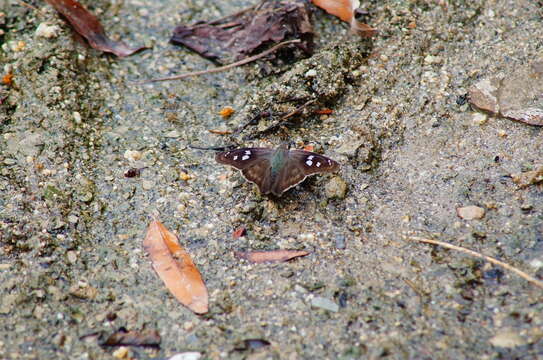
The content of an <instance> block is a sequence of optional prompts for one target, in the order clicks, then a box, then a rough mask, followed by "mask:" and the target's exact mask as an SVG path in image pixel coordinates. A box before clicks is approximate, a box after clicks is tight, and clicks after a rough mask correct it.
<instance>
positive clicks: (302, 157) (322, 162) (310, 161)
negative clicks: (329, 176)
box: [289, 150, 339, 176]
mask: <svg viewBox="0 0 543 360" xmlns="http://www.w3.org/2000/svg"><path fill="white" fill-rule="evenodd" d="M289 159H290V160H289V161H290V162H294V163H296V164H297V165H298V166H299V167H300V168H301V169H303V172H304V174H305V175H306V176H309V175H313V174H317V173H324V172H328V173H331V172H336V171H338V170H339V163H338V162H337V161H334V160H332V159H330V158H329V157H326V156H324V155H319V154H317V153H314V152H311V151H305V150H291V151H290V153H289Z"/></svg>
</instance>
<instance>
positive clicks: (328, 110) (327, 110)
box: [315, 108, 334, 115]
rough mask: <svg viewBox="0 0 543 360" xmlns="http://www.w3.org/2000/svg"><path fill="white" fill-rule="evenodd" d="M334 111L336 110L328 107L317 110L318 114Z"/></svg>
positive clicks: (328, 113) (327, 113)
mask: <svg viewBox="0 0 543 360" xmlns="http://www.w3.org/2000/svg"><path fill="white" fill-rule="evenodd" d="M333 112H334V110H332V109H328V108H324V109H319V110H315V114H318V115H330V114H331V113H333Z"/></svg>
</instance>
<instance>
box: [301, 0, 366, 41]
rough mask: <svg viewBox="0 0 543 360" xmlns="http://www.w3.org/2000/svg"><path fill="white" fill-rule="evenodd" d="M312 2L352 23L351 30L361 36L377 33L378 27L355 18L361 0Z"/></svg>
mask: <svg viewBox="0 0 543 360" xmlns="http://www.w3.org/2000/svg"><path fill="white" fill-rule="evenodd" d="M311 2H312V3H313V4H315V5H316V6H318V7H320V8H321V9H323V10H325V11H326V12H327V13H328V14H332V15H334V16H337V17H338V18H340V19H341V20H343V21H345V22H348V23H349V24H351V30H352V31H354V32H355V33H357V34H359V35H361V36H364V37H372V36H373V35H375V34H376V33H377V30H376V29H374V28H372V27H371V26H369V25H366V24H363V23H361V22H358V21H357V20H356V19H355V14H354V11H355V9H357V8H358V7H359V6H360V1H359V0H311Z"/></svg>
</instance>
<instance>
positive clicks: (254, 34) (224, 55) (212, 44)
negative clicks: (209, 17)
mask: <svg viewBox="0 0 543 360" xmlns="http://www.w3.org/2000/svg"><path fill="white" fill-rule="evenodd" d="M313 35H314V34H313V27H312V25H311V22H310V15H309V11H308V9H307V5H306V3H305V2H301V1H300V2H289V3H286V2H280V1H266V2H264V3H262V4H261V5H259V6H257V7H251V8H249V9H246V10H243V11H240V12H238V13H236V14H233V15H230V16H228V17H225V18H222V19H220V20H216V21H210V22H198V23H196V24H194V25H192V26H184V25H180V26H177V27H176V28H175V29H174V33H173V36H172V38H171V41H172V43H174V44H177V45H184V46H186V47H187V48H189V49H191V50H193V51H195V52H197V53H198V54H200V55H201V56H203V57H205V58H207V59H210V60H212V61H215V62H217V63H220V64H228V63H230V62H232V61H237V60H241V59H244V58H246V57H248V56H251V55H253V54H256V53H258V52H261V51H262V50H264V49H265V48H268V47H270V46H271V45H274V44H277V43H280V42H282V41H285V40H290V39H300V40H301V42H300V43H297V44H296V45H294V46H296V47H297V48H299V49H301V50H303V52H304V53H305V54H307V55H311V54H312V52H313Z"/></svg>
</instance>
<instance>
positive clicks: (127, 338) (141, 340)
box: [100, 327, 160, 347]
mask: <svg viewBox="0 0 543 360" xmlns="http://www.w3.org/2000/svg"><path fill="white" fill-rule="evenodd" d="M100 345H101V346H149V347H159V346H160V334H159V333H158V331H156V330H142V331H128V330H126V329H125V328H124V327H121V328H120V329H119V330H117V331H116V332H114V333H113V334H111V335H110V336H109V337H108V338H107V339H106V341H104V342H103V343H101V344H100Z"/></svg>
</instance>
